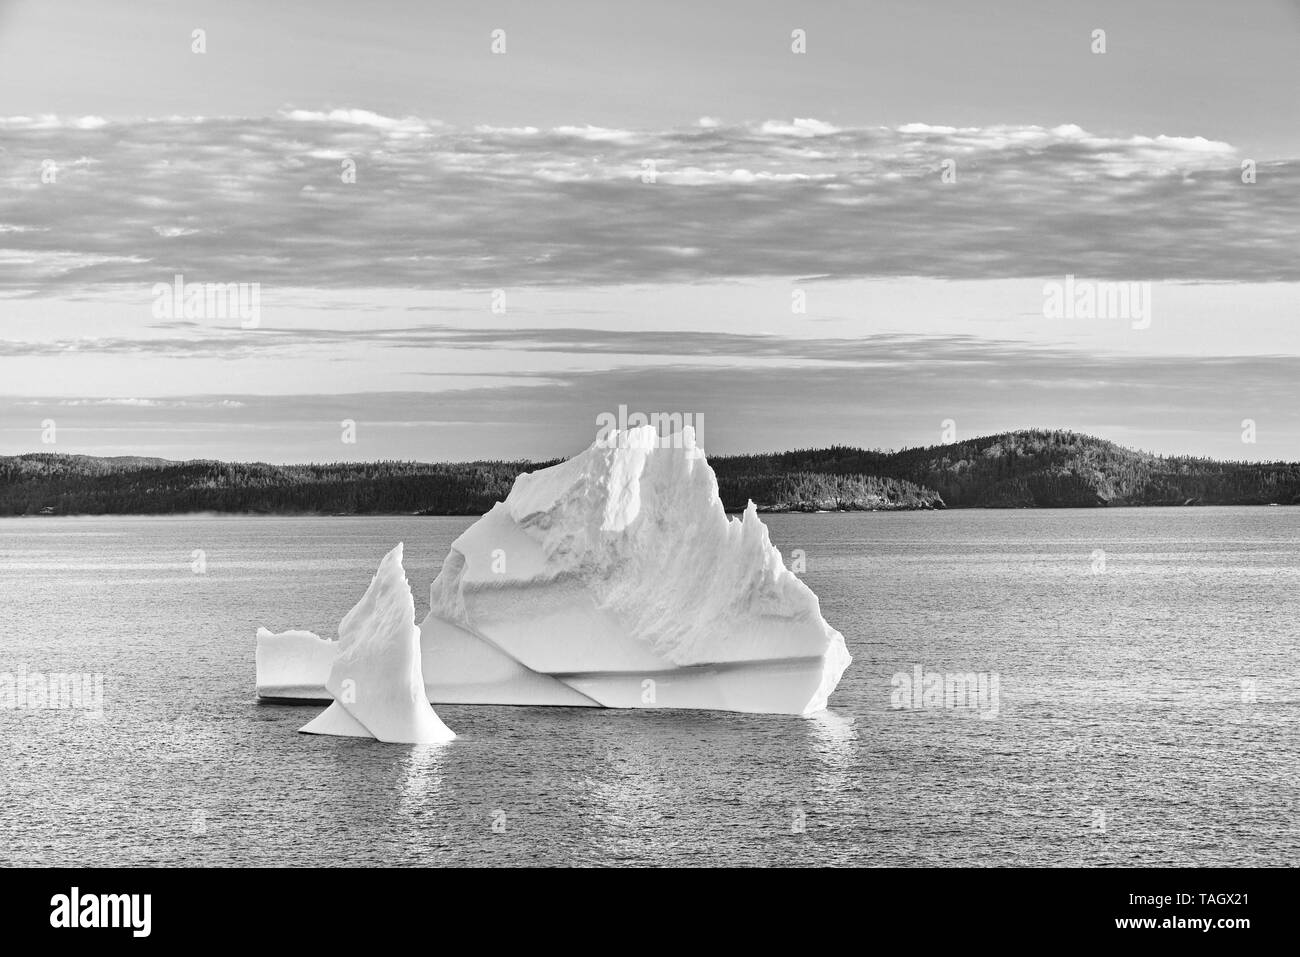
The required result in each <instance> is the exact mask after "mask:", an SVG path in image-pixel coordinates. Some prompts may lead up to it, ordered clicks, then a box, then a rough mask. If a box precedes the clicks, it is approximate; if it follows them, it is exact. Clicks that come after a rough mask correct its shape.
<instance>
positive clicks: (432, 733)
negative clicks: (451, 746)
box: [258, 543, 456, 744]
mask: <svg viewBox="0 0 1300 957" xmlns="http://www.w3.org/2000/svg"><path fill="white" fill-rule="evenodd" d="M264 632H265V629H263V630H262V631H259V632H258V647H259V667H260V664H261V658H262V656H261V653H260V649H261V647H262V645H263V641H264V639H263V633H264ZM266 634H267V635H268V636H269V638H268V639H267V640H269V641H275V642H280V643H284V644H285V645H286V649H287V650H288V651H290V652H291V655H292V656H291V657H289V658H286V659H284V660H277V661H276V663H275V665H274V666H273V667H276V668H283V667H285V665H284V662H285V661H298V660H301V657H302V649H304V648H310V647H312V644H311V642H310V641H309V640H308V639H314V640H315V641H316V642H320V639H319V638H317V637H316V636H315V635H312V634H311V633H310V632H288V633H287V636H288V637H287V640H286V636H285V635H280V636H274V635H269V633H266ZM326 644H328V645H332V646H336V647H331V648H330V649H329V650H330V651H332V652H334V654H333V656H332V657H333V662H332V664H331V665H330V668H329V674H328V676H327V677H326V679H325V690H326V691H328V692H329V693H330V694H331V695H333V697H334V703H333V704H331V705H330V706H329V707H328V708H327V709H326V710H325V711H324V712H323V713H322V714H320V715H318V716H317V717H316V718H315V719H313V720H312V721H310V722H308V723H307V724H306V725H304V726H303V727H302V728H300V729H299V730H300V731H305V732H307V733H308V734H337V735H346V736H350V737H361V738H377V739H379V740H380V741H389V742H400V743H404V744H437V743H440V742H443V741H450V740H452V739H453V738H455V737H456V735H455V733H454V732H453V731H452V730H451V729H450V728H448V727H447V726H446V725H445V724H443V723H442V721H441V719H439V717H438V715H437V714H435V713H434V710H433V708H432V707H430V706H429V698H428V696H427V695H426V694H425V691H424V672H423V666H422V663H421V656H420V630H419V629H418V628H416V626H415V602H414V601H412V599H411V588H410V586H409V585H408V584H407V582H406V573H405V572H404V571H403V570H402V546H401V544H400V543H399V544H398V546H397V547H396V548H394V549H393V550H392V551H391V552H389V553H388V554H387V555H385V556H384V558H383V561H381V562H380V563H379V570H378V571H377V572H375V577H374V579H372V580H371V582H370V587H369V588H368V589H366V593H365V595H364V596H363V597H362V599H361V601H359V602H357V604H356V607H354V608H353V609H352V610H351V611H350V612H348V613H347V615H345V616H344V618H343V621H342V622H341V623H340V624H339V640H338V641H337V642H329V643H326ZM305 660H307V661H310V662H311V663H312V667H318V666H319V664H320V663H321V662H320V661H319V660H314V659H312V658H311V655H310V652H308V653H307V655H306V658H305ZM304 677H305V676H304Z"/></svg>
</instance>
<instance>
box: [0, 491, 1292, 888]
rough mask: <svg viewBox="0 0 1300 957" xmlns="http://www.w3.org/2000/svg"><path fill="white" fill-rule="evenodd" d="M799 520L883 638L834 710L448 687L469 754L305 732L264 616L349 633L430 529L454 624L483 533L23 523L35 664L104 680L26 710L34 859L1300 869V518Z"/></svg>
mask: <svg viewBox="0 0 1300 957" xmlns="http://www.w3.org/2000/svg"><path fill="white" fill-rule="evenodd" d="M766 520H767V521H768V523H769V526H770V528H771V532H772V538H773V541H774V542H775V543H776V544H777V545H778V546H779V547H780V548H781V549H782V551H783V553H784V554H785V555H786V557H787V561H790V560H792V559H794V558H795V557H796V550H798V552H799V553H801V556H802V561H803V563H804V564H805V565H806V571H805V572H804V573H803V577H804V578H805V580H806V581H807V582H808V583H809V584H810V585H811V586H812V588H813V589H814V590H815V591H816V592H817V593H818V595H819V596H820V597H821V603H822V610H823V613H824V614H825V616H826V618H827V619H828V620H829V621H830V622H831V624H832V625H834V626H835V627H836V628H838V629H839V630H840V631H841V632H843V633H844V636H845V638H846V640H847V642H848V646H849V650H850V652H851V653H852V655H853V657H854V662H853V664H852V665H851V666H850V668H849V670H848V672H847V673H846V674H845V676H844V679H843V681H842V682H841V684H840V686H839V689H838V690H837V691H836V692H835V694H834V695H833V696H832V698H831V707H830V709H829V710H828V711H826V712H825V713H823V714H820V715H817V716H815V717H810V718H797V717H788V716H767V715H737V714H726V713H720V712H667V711H660V712H655V711H635V712H624V711H602V710H594V709H549V708H509V707H470V706H443V707H440V708H439V709H438V711H439V714H440V715H441V716H442V717H443V719H444V720H445V721H446V722H447V724H448V725H449V726H450V727H452V728H453V729H455V730H456V731H457V732H458V734H459V735H460V738H459V739H458V740H457V741H455V742H453V743H451V744H450V745H446V746H441V747H412V746H401V745H388V744H379V743H375V742H366V741H359V740H355V739H344V738H323V737H316V736H311V735H300V734H297V733H295V732H296V729H297V728H298V727H300V726H301V725H302V724H304V723H305V722H306V721H307V720H308V719H310V718H311V717H313V716H314V715H315V714H316V713H318V711H319V710H321V709H320V708H319V707H316V706H286V705H266V704H259V703H258V702H257V700H256V698H255V696H254V693H253V679H254V671H253V646H254V642H253V634H254V630H255V629H256V627H257V626H258V625H266V626H267V627H269V628H271V629H272V630H282V629H287V628H308V629H311V630H314V631H317V632H318V633H322V634H331V635H332V634H333V633H334V629H335V627H336V626H337V623H338V621H339V619H340V618H341V617H342V616H343V614H344V613H345V612H346V611H347V610H348V608H349V607H351V605H352V604H353V603H354V602H355V601H356V600H357V598H359V597H360V595H361V593H362V592H363V591H364V589H365V587H366V585H367V584H368V582H369V580H370V577H371V575H372V574H373V572H374V569H375V566H376V564H377V563H378V560H379V558H380V557H381V556H382V555H383V553H384V552H385V551H386V550H388V549H389V548H390V547H392V545H393V544H394V543H395V542H397V541H399V540H402V541H405V543H406V557H407V574H408V577H409V579H410V581H411V583H412V586H413V591H414V593H415V600H416V612H417V616H419V617H422V616H423V615H424V613H425V611H426V610H427V607H428V585H429V582H430V581H431V580H432V577H433V575H434V573H435V572H436V570H437V568H438V566H439V565H440V564H441V560H442V558H443V556H444V555H445V553H446V550H447V546H448V545H449V543H450V542H451V541H452V539H453V538H454V537H455V536H456V535H457V534H458V533H459V532H460V531H461V530H462V529H464V528H465V527H467V526H468V524H469V523H470V520H469V519H459V518H261V517H185V518H86V519H75V518H34V519H5V520H0V678H2V676H3V675H4V674H5V673H9V674H15V675H16V674H20V673H21V672H22V671H23V670H24V669H25V670H26V671H27V672H29V673H30V672H37V671H39V672H42V673H51V672H67V673H92V674H102V675H103V713H102V717H98V718H97V717H95V716H94V715H90V714H87V713H85V711H84V710H83V711H77V710H49V709H35V708H16V709H8V710H5V709H0V863H3V864H21V865H42V864H49V865H55V864H60V865H83V864H84V865H91V864H99V865H128V864H132V865H139V864H176V865H180V864H201V865H237V864H238V865H273V864H290V865H292V864H304V865H362V864H401V865H440V864H483V865H496V864H511V865H543V864H551V865H609V864H620V863H631V864H642V865H725V864H735V865H783V864H785V865H867V866H872V865H893V866H897V865H902V866H909V865H980V866H985V865H986V866H998V865H1014V864H1021V865H1074V864H1082V865H1140V864H1149V865H1162V864H1189V865H1208V864H1240V865H1292V864H1294V863H1295V862H1296V853H1297V849H1298V848H1300V832H1298V829H1297V808H1298V804H1300V802H1298V801H1297V787H1296V775H1297V769H1298V768H1300V730H1297V721H1298V719H1300V654H1298V652H1300V635H1298V632H1300V509H1287V508H1235V509H1229V508H1196V509H1191V508H1189V509H1143V510H1122V509H1121V510H1089V511H1067V510H1044V511H953V512H938V513H895V514H849V515H775V516H770V517H767V519H766ZM200 553H201V554H200ZM917 668H920V669H921V670H922V673H931V672H937V673H959V674H967V673H975V674H977V675H981V676H983V679H984V681H985V685H984V687H985V688H986V689H988V696H987V697H986V698H984V699H981V701H979V702H977V704H979V707H975V708H969V707H968V708H960V707H945V706H943V704H941V703H938V702H935V701H933V700H931V701H929V702H927V701H926V700H925V699H924V698H919V699H913V698H912V697H911V696H910V695H906V696H902V695H901V694H900V693H896V687H895V685H896V682H895V676H896V675H908V676H911V675H913V674H914V673H915V669H917ZM995 680H996V684H994V681H995ZM995 687H996V696H994V695H993V691H992V689H993V688H995ZM2 703H3V700H2V699H0V704H2ZM898 705H904V706H902V707H899V706H898ZM907 705H922V706H921V707H910V706H907Z"/></svg>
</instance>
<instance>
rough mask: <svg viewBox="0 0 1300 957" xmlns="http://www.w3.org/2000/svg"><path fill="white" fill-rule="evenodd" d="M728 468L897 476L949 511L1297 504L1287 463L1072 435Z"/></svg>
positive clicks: (832, 452) (767, 460)
mask: <svg viewBox="0 0 1300 957" xmlns="http://www.w3.org/2000/svg"><path fill="white" fill-rule="evenodd" d="M730 465H731V467H735V468H739V469H740V470H741V471H747V470H753V469H763V470H769V469H770V470H773V471H778V472H787V471H796V470H798V471H812V472H817V473H821V474H832V475H833V474H860V473H866V474H871V475H879V476H886V477H891V478H897V479H900V480H904V481H908V482H912V483H915V484H917V485H921V486H924V487H926V488H929V489H933V490H935V491H936V492H938V493H939V495H940V496H942V498H943V501H944V502H945V503H946V504H947V506H948V507H949V508H1070V507H1090V506H1106V505H1271V504H1280V505H1296V504H1300V464H1297V463H1294V462H1274V463H1256V462H1220V461H1216V460H1214V459H1206V458H1192V457H1185V456H1176V457H1165V456H1159V455H1152V454H1150V453H1148V452H1137V451H1134V450H1133V449H1126V448H1123V447H1122V446H1119V445H1116V444H1115V443H1114V442H1108V441H1106V440H1104V439H1098V438H1093V437H1092V436H1088V435H1080V434H1078V433H1077V432H1060V431H1044V430H1028V431H1020V432H1003V433H1001V434H999V435H990V436H984V437H982V438H977V439H971V440H969V441H966V442H957V443H954V444H952V445H940V446H931V447H929V448H921V449H904V450H902V451H900V452H876V451H867V450H864V449H855V448H846V447H836V448H830V449H818V450H810V451H797V452H784V453H781V454H778V455H762V456H744V457H739V458H735V459H732V460H730Z"/></svg>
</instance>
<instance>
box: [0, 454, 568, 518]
mask: <svg viewBox="0 0 1300 957" xmlns="http://www.w3.org/2000/svg"><path fill="white" fill-rule="evenodd" d="M553 464H554V463H553V462H543V463H532V462H457V463H422V462H349V463H339V464H325V465H267V464H266V463H263V462H253V463H244V462H213V461H192V462H160V463H155V464H139V465H137V464H129V463H128V464H122V463H120V462H117V461H115V460H112V459H98V458H94V457H91V456H80V455H53V454H48V453H37V454H32V455H20V456H13V457H0V515H23V514H27V515H31V514H39V513H41V512H42V511H45V510H49V511H51V512H53V513H55V514H60V515H63V514H91V515H98V514H114V515H127V514H139V515H161V514H173V513H179V512H262V513H267V514H335V513H343V514H349V515H351V514H356V515H380V514H408V515H409V514H411V513H416V512H423V513H426V514H430V515H478V514H482V513H483V512H486V511H487V510H488V509H490V508H491V507H492V505H493V504H494V503H496V502H498V501H500V500H501V499H503V498H505V496H506V494H507V493H508V492H509V491H510V487H511V485H513V484H514V480H515V476H516V475H518V474H519V473H520V472H524V471H528V470H530V469H536V468H544V467H546V466H547V465H553Z"/></svg>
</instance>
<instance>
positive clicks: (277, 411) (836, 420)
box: [0, 341, 1300, 461]
mask: <svg viewBox="0 0 1300 957" xmlns="http://www.w3.org/2000/svg"><path fill="white" fill-rule="evenodd" d="M997 351H998V350H997V349H996V348H992V347H987V346H976V345H974V344H971V343H963V342H961V341H948V342H943V343H937V344H936V343H911V344H907V343H897V344H896V347H895V348H894V349H893V354H894V355H895V356H896V357H897V358H899V359H900V361H899V362H898V363H897V364H896V365H892V366H890V365H885V366H882V367H879V368H876V369H873V370H871V371H870V372H866V373H864V371H863V369H862V368H860V367H857V366H855V365H853V364H851V363H842V364H840V365H837V366H831V367H822V368H817V369H806V368H805V369H801V368H795V367H789V368H765V369H756V368H745V367H736V368H710V369H708V370H704V369H702V368H700V367H699V366H692V365H690V364H689V363H688V362H687V361H683V362H682V363H680V364H678V365H674V366H668V367H663V366H657V367H654V368H645V369H624V370H608V371H590V372H557V373H545V374H541V373H537V374H520V375H516V376H514V381H513V382H512V383H510V384H508V385H497V386H492V387H484V388H468V389H461V390H454V391H444V392H438V393H427V392H362V393H352V394H347V393H342V394H329V395H310V394H304V395H274V396H267V395H244V394H234V395H202V396H185V397H180V398H178V399H175V400H169V401H177V402H180V403H183V404H181V405H179V406H176V407H163V406H162V405H153V404H132V405H129V406H114V405H110V404H104V403H100V402H98V401H95V400H77V399H72V400H67V401H66V402H60V401H59V400H51V399H47V400H26V401H24V402H22V403H18V402H15V401H13V400H10V399H6V398H5V397H4V396H0V423H3V424H0V454H4V453H9V452H18V451H33V450H36V451H51V449H50V448H48V447H44V446H42V445H41V444H40V442H41V428H42V426H41V422H42V420H43V419H44V418H46V417H50V418H54V419H55V420H56V421H57V422H58V428H59V433H58V435H59V448H58V450H59V451H86V452H97V453H99V454H140V455H162V456H165V457H169V458H212V457H219V458H235V459H245V460H247V459H253V458H256V459H263V460H269V461H313V460H315V461H324V460H339V459H352V460H356V459H381V458H407V459H409V458H416V459H422V460H457V459H461V460H463V459H472V458H498V457H499V458H508V459H515V458H520V457H528V458H531V459H534V460H541V459H548V458H552V457H555V456H562V455H564V456H567V455H571V454H573V453H574V452H577V451H579V450H580V449H582V448H584V447H585V446H587V445H588V444H590V443H591V441H592V439H593V438H594V435H595V429H596V416H597V415H598V414H600V413H601V412H608V411H613V412H617V409H618V406H619V405H620V404H626V405H627V406H628V407H629V409H631V410H639V411H645V412H655V411H658V412H683V413H685V412H690V413H692V414H703V415H704V429H703V433H704V445H705V448H706V449H707V450H708V451H709V452H710V453H711V454H712V453H720V452H745V451H778V450H785V449H791V448H800V447H807V446H808V445H809V444H810V441H811V442H815V443H816V444H818V445H831V444H835V443H842V444H848V445H858V446H867V447H885V448H897V447H902V446H905V445H928V444H934V443H937V442H938V441H939V436H940V431H941V429H942V422H943V420H945V419H948V418H952V419H955V420H956V423H957V428H958V430H959V434H961V435H963V436H969V435H979V434H988V433H992V432H997V431H1001V430H1004V429H1014V428H1028V427H1047V428H1069V429H1075V430H1078V431H1082V432H1088V433H1092V434H1098V435H1101V436H1102V437H1104V438H1110V439H1113V440H1116V441H1120V442H1123V443H1125V444H1128V445H1132V446H1136V447H1139V448H1146V449H1150V450H1154V451H1159V452H1164V453H1170V454H1172V453H1195V454H1210V455H1215V456H1218V457H1221V458H1234V459H1236V458H1242V457H1252V458H1260V459H1268V458H1284V457H1294V445H1293V443H1292V442H1291V440H1290V437H1291V436H1294V435H1295V434H1296V431H1297V429H1300V411H1298V410H1297V409H1296V408H1295V404H1294V402H1292V401H1290V396H1291V395H1292V394H1293V391H1294V390H1293V388H1292V387H1293V384H1294V382H1295V381H1296V378H1297V376H1300V359H1296V358H1282V357H1242V358H1235V359H1216V360H1205V359H1195V358H1189V357H1167V358H1151V357H1140V358H1138V357H1131V358H1130V357H1118V356H1098V357H1088V356H1080V355H1078V354H1072V353H1064V352H1055V351H1051V350H1021V351H1019V353H1018V354H1017V355H1016V361H1015V362H1012V363H1009V364H1007V365H1005V366H1002V367H999V368H997V369H996V370H993V371H991V367H990V365H989V364H988V362H987V361H986V360H988V359H990V358H992V357H993V356H995V355H996V354H997ZM936 356H946V357H947V358H948V359H949V360H950V361H948V362H936V361H933V359H934V357H936ZM963 357H964V358H965V359H967V360H970V361H962V359H963ZM1224 382H1232V383H1234V384H1235V385H1234V396H1235V400H1236V402H1237V403H1238V405H1240V406H1241V407H1242V408H1248V409H1250V410H1251V413H1252V416H1253V417H1255V418H1257V420H1258V421H1259V422H1260V423H1261V433H1260V434H1261V436H1262V438H1261V444H1259V445H1255V446H1244V445H1242V443H1241V439H1240V428H1241V427H1240V419H1241V415H1240V414H1236V413H1229V412H1227V411H1225V409H1224V407H1223V400H1222V394H1223V391H1222V390H1223V383H1224ZM69 403H71V404H75V405H74V407H72V408H69V407H68V404H69ZM76 403H80V404H76ZM846 407H847V408H852V409H853V410H854V411H853V414H852V415H845V413H844V410H845V408H846ZM1045 410H1046V411H1045ZM1044 416H1048V418H1046V419H1045V418H1044ZM344 419H352V420H353V421H355V422H356V423H357V434H358V436H359V441H358V443H357V444H355V445H343V444H341V443H340V439H339V436H340V430H339V423H340V422H341V421H342V420H344ZM1189 422H1196V423H1199V424H1200V428H1199V430H1198V432H1197V433H1195V434H1189V433H1188V431H1187V425H1188V423H1189ZM810 436H815V438H812V439H810Z"/></svg>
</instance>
